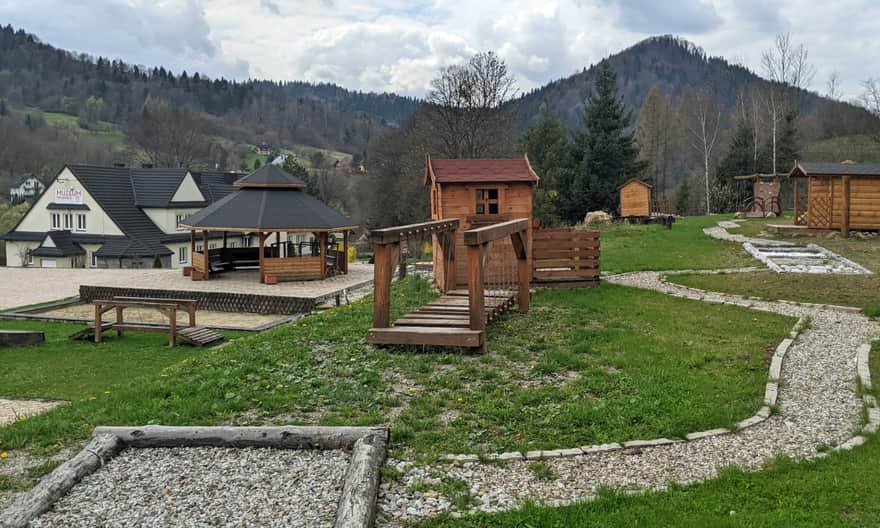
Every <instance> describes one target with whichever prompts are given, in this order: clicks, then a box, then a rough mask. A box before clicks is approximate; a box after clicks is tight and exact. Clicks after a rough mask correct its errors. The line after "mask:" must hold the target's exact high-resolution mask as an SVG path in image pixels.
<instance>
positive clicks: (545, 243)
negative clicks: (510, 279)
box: [532, 228, 600, 287]
mask: <svg viewBox="0 0 880 528" xmlns="http://www.w3.org/2000/svg"><path fill="white" fill-rule="evenodd" d="M599 255H600V248H599V232H598V231H577V230H575V229H573V228H562V229H536V230H534V231H533V232H532V284H534V285H536V286H551V287H553V286H556V287H578V286H580V287H584V286H595V285H597V284H599Z"/></svg>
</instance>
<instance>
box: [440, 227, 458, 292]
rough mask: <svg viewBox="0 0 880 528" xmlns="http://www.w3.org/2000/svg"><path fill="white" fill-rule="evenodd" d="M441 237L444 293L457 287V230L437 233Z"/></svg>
mask: <svg viewBox="0 0 880 528" xmlns="http://www.w3.org/2000/svg"><path fill="white" fill-rule="evenodd" d="M437 236H438V237H439V238H440V249H441V255H440V258H441V259H442V262H441V264H442V265H443V284H442V285H438V286H441V287H442V288H443V293H446V292H448V291H450V290H454V289H455V231H446V232H444V233H440V234H439V235H437Z"/></svg>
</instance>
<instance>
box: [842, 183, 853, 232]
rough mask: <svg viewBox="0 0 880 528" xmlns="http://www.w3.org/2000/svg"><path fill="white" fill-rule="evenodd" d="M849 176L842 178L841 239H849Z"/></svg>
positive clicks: (850, 185)
mask: <svg viewBox="0 0 880 528" xmlns="http://www.w3.org/2000/svg"><path fill="white" fill-rule="evenodd" d="M850 187H852V183H851V182H850V176H844V177H843V211H842V214H843V218H841V220H840V235H841V236H842V237H843V238H847V237H849V209H850Z"/></svg>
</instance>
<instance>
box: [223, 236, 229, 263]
mask: <svg viewBox="0 0 880 528" xmlns="http://www.w3.org/2000/svg"><path fill="white" fill-rule="evenodd" d="M227 234H228V233H227V232H226V231H224V232H223V261H224V262H228V261H229V259H228V258H226V235H227Z"/></svg>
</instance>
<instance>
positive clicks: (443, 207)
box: [425, 155, 539, 285]
mask: <svg viewBox="0 0 880 528" xmlns="http://www.w3.org/2000/svg"><path fill="white" fill-rule="evenodd" d="M538 181H539V178H538V175H537V174H535V171H534V170H532V166H531V164H529V158H528V156H523V157H522V158H513V159H433V158H431V156H430V155H428V156H426V157H425V185H426V186H428V187H430V189H431V219H432V220H445V219H453V218H457V219H459V220H460V222H461V227H460V229H458V230H457V231H456V235H455V236H456V240H455V254H456V255H460V257H456V259H455V278H456V284H457V285H466V284H467V277H468V273H467V259H466V258H464V257H465V255H466V248H465V244H464V234H463V233H464V231H467V230H468V229H473V228H477V227H483V226H487V225H490V224H497V223H499V222H506V221H508V220H515V219H519V218H526V219H528V220H529V232H528V244H529V247H531V240H532V188H533V187H534V186H535V185H536V184H537V183H538ZM507 243H508V244H509V243H510V242H509V241H508V242H507ZM511 251H512V249H511ZM433 255H434V257H433V259H434V270H435V280H437V282H438V283H441V284H442V283H443V282H445V277H443V276H442V274H443V270H444V268H445V265H444V263H443V262H440V259H441V256H440V255H442V252H441V251H440V248H439V242H438V241H436V240H435V241H434V249H433ZM529 259H530V261H529V267H530V269H531V255H530V256H529ZM486 273H487V275H488V276H489V277H491V276H492V275H493V274H495V273H500V271H499V270H497V269H493V264H492V262H491V257H490V262H489V264H488V267H487V270H486Z"/></svg>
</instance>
